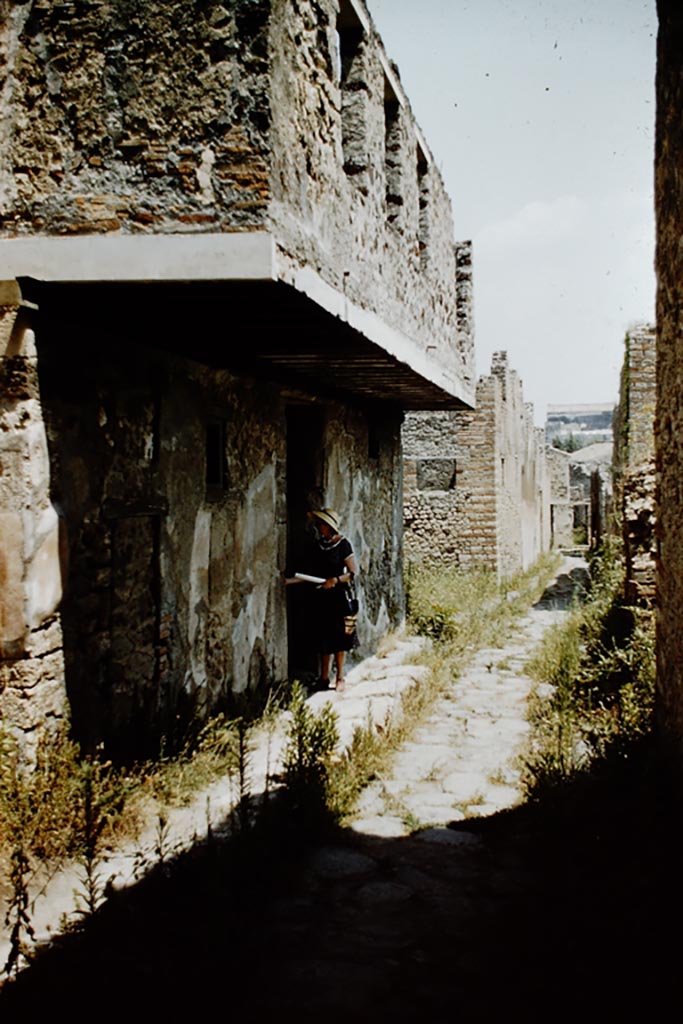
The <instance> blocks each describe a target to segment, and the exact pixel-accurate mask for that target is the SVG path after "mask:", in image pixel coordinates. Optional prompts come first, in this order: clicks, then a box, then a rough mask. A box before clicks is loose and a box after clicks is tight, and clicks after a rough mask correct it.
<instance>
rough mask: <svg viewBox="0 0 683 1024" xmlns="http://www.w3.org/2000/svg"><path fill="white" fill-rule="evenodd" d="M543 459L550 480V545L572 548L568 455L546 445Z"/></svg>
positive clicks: (572, 524)
mask: <svg viewBox="0 0 683 1024" xmlns="http://www.w3.org/2000/svg"><path fill="white" fill-rule="evenodd" d="M545 458H546V465H547V467H548V476H549V478H550V543H551V546H552V547H554V548H571V547H573V546H574V504H573V502H572V492H571V479H570V472H571V466H570V457H569V453H568V452H563V451H562V450H561V449H560V448H553V447H552V445H546V449H545Z"/></svg>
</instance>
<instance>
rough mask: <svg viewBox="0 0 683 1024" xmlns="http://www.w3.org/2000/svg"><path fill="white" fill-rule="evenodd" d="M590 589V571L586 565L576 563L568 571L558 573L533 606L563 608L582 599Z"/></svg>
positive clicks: (549, 608) (553, 608)
mask: <svg viewBox="0 0 683 1024" xmlns="http://www.w3.org/2000/svg"><path fill="white" fill-rule="evenodd" d="M589 589H590V573H589V571H588V567H587V566H586V565H577V566H575V567H574V568H573V569H571V570H570V571H569V572H564V573H560V575H559V576H557V577H556V578H555V579H554V580H553V582H552V583H551V584H550V586H548V587H546V589H545V590H544V592H543V594H542V595H541V597H540V598H539V600H538V601H537V602H536V604H535V605H534V608H537V609H541V610H556V609H557V610H565V609H568V608H571V606H572V605H573V604H574V603H575V602H579V601H582V600H583V599H584V598H585V596H586V594H587V593H588V591H589Z"/></svg>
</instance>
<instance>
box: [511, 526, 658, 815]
mask: <svg viewBox="0 0 683 1024" xmlns="http://www.w3.org/2000/svg"><path fill="white" fill-rule="evenodd" d="M591 577H592V587H591V591H590V594H589V596H588V599H587V600H586V602H585V604H584V605H582V606H579V607H577V608H575V609H574V611H573V612H572V614H571V615H570V616H569V618H568V619H567V621H566V622H565V623H564V624H563V625H561V626H558V627H556V628H555V629H552V630H550V631H549V632H548V633H547V634H546V636H545V638H544V640H543V642H542V644H541V645H540V647H539V649H538V651H537V652H536V653H535V655H534V657H533V658H532V659H531V661H530V663H529V665H528V666H527V671H528V672H529V674H530V675H532V677H533V678H535V679H536V680H538V682H540V683H544V684H549V686H550V687H551V688H552V689H551V691H550V694H547V693H546V691H545V690H544V688H541V689H540V691H539V694H538V696H537V697H536V699H535V701H534V702H533V704H532V710H531V715H530V720H531V724H532V730H533V732H532V736H533V740H532V744H531V750H530V753H529V756H528V758H527V765H526V771H525V785H526V788H527V792H528V793H529V795H530V796H531V797H532V798H535V797H540V796H541V795H542V794H543V793H544V792H547V790H548V788H549V787H553V786H554V785H557V784H558V783H561V782H562V781H566V780H567V779H569V778H570V777H572V776H573V775H575V774H576V773H577V772H582V771H583V772H586V771H590V770H592V768H593V767H595V766H596V765H597V764H598V763H599V762H600V761H604V760H605V759H607V758H608V757H613V756H616V757H620V756H627V755H628V750H629V748H630V747H631V745H632V744H633V743H634V742H635V741H637V740H639V739H640V738H642V737H643V736H645V735H647V733H648V732H649V731H650V728H651V721H652V710H653V703H654V677H655V641H654V619H653V614H652V612H650V611H648V610H645V609H639V608H632V607H628V606H626V605H625V604H624V602H623V600H622V596H621V591H622V580H623V565H622V561H621V557H620V553H619V550H618V548H616V547H615V545H614V544H610V545H608V546H607V547H606V548H605V549H604V550H603V551H602V553H601V554H600V556H598V557H596V558H595V559H594V560H593V563H592V566H591Z"/></svg>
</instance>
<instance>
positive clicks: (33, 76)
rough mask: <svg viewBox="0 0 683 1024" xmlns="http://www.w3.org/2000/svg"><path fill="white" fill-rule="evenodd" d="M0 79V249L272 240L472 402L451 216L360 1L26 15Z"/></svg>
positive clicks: (166, 1)
mask: <svg viewBox="0 0 683 1024" xmlns="http://www.w3.org/2000/svg"><path fill="white" fill-rule="evenodd" d="M0 63H3V64H4V66H5V67H6V69H7V75H6V81H5V85H4V89H3V112H4V113H3V128H4V131H3V132H2V133H1V134H0V188H2V190H3V191H2V202H0V210H1V211H2V216H1V217H0V235H4V236H5V237H8V238H9V237H12V238H14V239H17V240H18V241H19V242H21V241H22V240H26V239H27V238H28V237H30V236H32V235H41V236H51V237H54V236H71V237H73V236H78V235H91V234H98V235H101V236H106V237H110V238H113V237H115V236H121V235H124V236H130V235H134V236H142V235H150V234H153V235H160V234H174V235H188V234H193V235H209V234H210V235H215V234H216V233H225V232H235V231H237V232H246V231H249V232H262V233H264V234H268V235H269V236H270V237H271V238H272V243H273V247H274V269H273V273H274V275H275V276H276V277H277V278H278V279H280V280H282V281H285V282H287V283H288V284H290V285H293V286H294V287H295V288H296V289H297V290H300V291H303V292H305V293H306V294H308V295H310V296H311V297H313V298H314V300H315V301H321V302H323V303H324V304H326V306H327V308H329V309H332V310H334V312H335V313H336V314H337V315H344V309H343V306H344V304H345V303H348V304H353V306H354V307H357V309H358V310H361V311H363V312H364V313H367V314H370V315H371V317H370V319H368V318H367V316H365V317H363V316H362V315H361V314H359V315H361V319H363V325H364V326H363V327H362V328H361V329H366V330H368V331H371V332H372V333H373V335H374V336H376V337H378V338H382V337H383V336H385V337H387V338H388V337H392V338H393V332H398V333H399V335H400V339H399V341H398V342H397V343H398V344H399V347H401V346H403V345H405V344H409V349H411V350H412V349H415V350H419V353H420V356H419V359H418V362H420V364H421V365H422V364H424V365H425V366H427V365H431V366H432V367H438V370H439V373H440V374H442V376H443V379H444V381H445V382H446V384H447V386H448V387H449V388H450V389H451V390H452V392H453V394H458V395H459V396H461V397H462V399H463V401H465V402H471V399H472V396H473V390H474V376H473V344H472V339H471V338H470V337H469V336H468V335H467V334H465V333H463V332H459V331H458V325H457V321H456V305H457V304H456V255H455V253H454V248H453V215H452V210H451V203H450V199H449V197H448V195H447V193H446V191H445V189H444V185H443V181H442V178H441V175H440V173H439V171H438V168H437V167H436V166H435V164H434V161H433V159H432V156H431V153H430V151H429V149H428V147H427V145H426V143H425V141H424V139H423V137H422V134H421V132H420V130H419V127H418V126H417V124H416V122H415V120H414V117H413V115H412V112H411V109H410V105H409V102H408V100H407V97H406V95H405V93H404V91H403V88H402V86H401V83H400V80H399V77H398V73H397V71H396V69H395V67H394V66H393V65H392V64H391V62H390V61H389V60H388V58H387V56H386V53H385V51H384V47H383V45H382V42H381V40H380V38H379V36H378V35H377V33H376V30H375V28H374V25H373V23H372V20H371V18H370V15H369V13H368V11H367V8H366V7H365V4H364V3H363V2H362V0H229V2H225V3H218V2H211V3H206V2H204V0H190V2H186V0H163V2H162V0H148V2H146V3H144V4H138V3H135V2H134V0H118V2H117V3H114V4H109V3H102V2H99V0H74V2H69V3H66V2H65V3H61V2H60V3H53V2H52V0H50V2H47V0H34V2H33V3H31V4H25V5H20V6H10V8H9V13H8V17H7V18H6V19H5V20H4V25H3V27H2V28H0ZM340 303H341V306H340ZM375 318H379V319H375ZM396 354H397V355H398V356H399V357H402V358H405V356H406V355H408V356H410V357H414V356H415V352H413V351H408V352H397V353H396Z"/></svg>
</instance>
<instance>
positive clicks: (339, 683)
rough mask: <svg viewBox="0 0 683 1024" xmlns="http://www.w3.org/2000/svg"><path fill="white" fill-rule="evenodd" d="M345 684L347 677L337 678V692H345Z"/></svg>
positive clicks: (335, 685)
mask: <svg viewBox="0 0 683 1024" xmlns="http://www.w3.org/2000/svg"><path fill="white" fill-rule="evenodd" d="M345 686H346V680H345V679H337V681H336V683H335V684H334V687H335V690H336V691H337V693H343V692H344V687H345Z"/></svg>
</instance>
